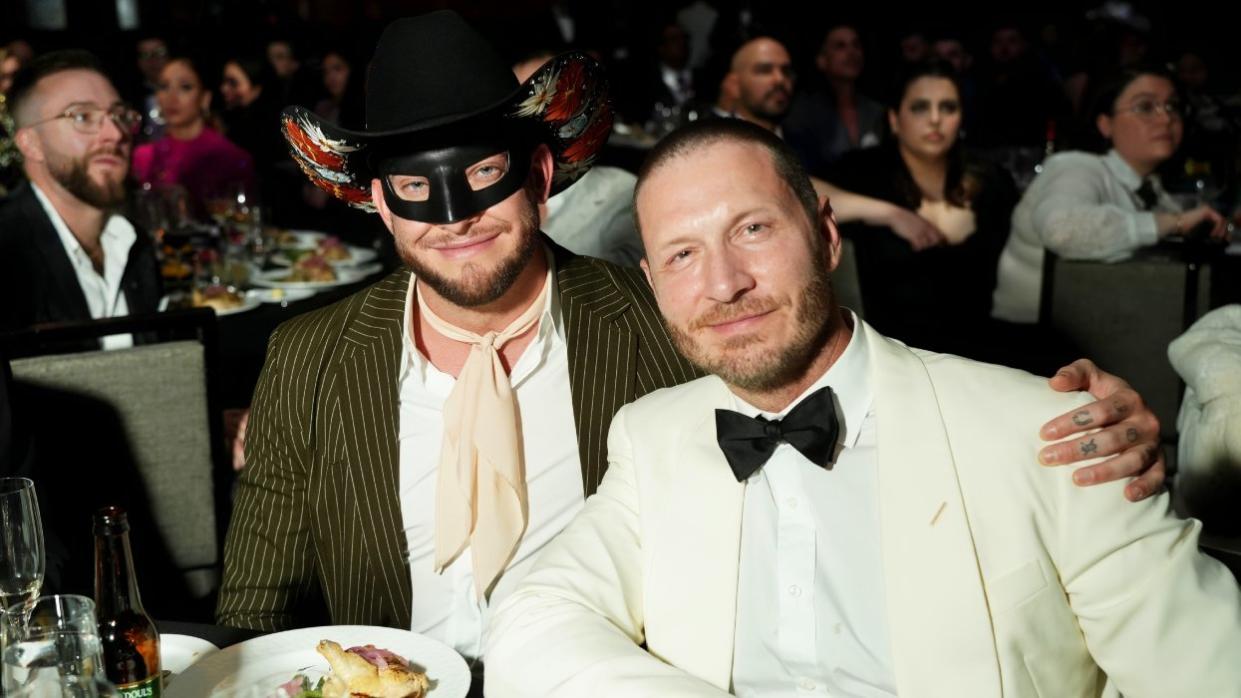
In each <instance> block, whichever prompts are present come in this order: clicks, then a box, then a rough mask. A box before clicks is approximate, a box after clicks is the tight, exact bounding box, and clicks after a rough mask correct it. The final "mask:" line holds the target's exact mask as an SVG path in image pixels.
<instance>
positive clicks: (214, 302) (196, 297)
mask: <svg viewBox="0 0 1241 698" xmlns="http://www.w3.org/2000/svg"><path fill="white" fill-rule="evenodd" d="M245 302H246V299H245V296H244V295H243V294H241V293H239V292H238V291H236V290H234V289H233V288H232V287H229V286H222V285H220V284H212V285H210V286H206V287H204V288H201V289H198V288H196V289H194V290H193V291H191V292H190V305H192V306H193V307H195V308H214V309H215V310H216V311H217V312H220V311H231V310H237V309H238V308H241V307H242V306H243V305H245Z"/></svg>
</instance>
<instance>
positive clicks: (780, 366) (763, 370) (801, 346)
mask: <svg viewBox="0 0 1241 698" xmlns="http://www.w3.org/2000/svg"><path fill="white" fill-rule="evenodd" d="M800 301H801V302H800V304H799V306H798V308H797V312H796V314H795V316H794V318H793V322H794V324H795V325H796V327H795V330H794V333H793V337H792V338H791V339H790V340H789V341H788V343H787V344H785V345H784V346H782V347H775V348H774V349H769V348H764V347H762V346H761V345H762V340H763V337H762V336H761V335H759V334H758V333H752V334H748V335H743V336H739V337H731V338H729V339H726V340H724V342H722V343H721V344H719V345H717V346H716V347H707V346H704V345H703V344H701V343H700V342H698V340H697V339H696V338H695V336H696V334H697V333H698V332H700V331H702V330H704V329H706V328H707V327H708V326H710V325H716V324H720V323H722V322H728V321H729V320H732V319H736V318H741V317H747V316H752V315H754V314H756V313H762V312H765V311H770V310H775V309H777V308H779V307H781V306H784V305H790V304H791V301H788V300H786V301H784V302H780V301H778V300H776V299H774V298H771V297H751V296H745V297H742V298H741V299H740V300H738V301H736V302H734V303H728V304H720V305H717V306H715V307H714V308H712V309H710V310H708V311H707V312H705V313H703V314H702V315H700V316H699V317H697V318H695V319H694V320H693V322H691V323H690V324H689V327H688V328H687V329H681V328H679V327H674V326H673V325H672V324H671V323H670V322H668V321H667V319H665V320H664V325H665V326H666V327H667V328H668V334H669V335H670V336H671V337H672V343H673V344H674V345H675V346H676V348H677V349H678V350H679V351H680V352H681V354H682V355H683V356H685V358H687V359H689V361H690V363H692V364H694V365H695V366H697V367H698V368H699V369H701V370H703V371H706V372H707V373H711V374H714V375H717V376H719V377H720V378H721V379H723V380H724V382H725V383H727V384H729V385H731V386H735V387H738V388H741V389H743V390H749V391H753V392H767V391H772V390H775V389H778V388H781V387H784V386H786V385H789V384H790V383H792V382H794V381H796V380H797V379H799V378H801V377H802V375H804V374H805V372H806V370H807V369H808V368H809V367H810V364H811V362H812V361H813V360H814V358H815V357H816V356H817V355H818V354H819V352H820V351H821V350H822V349H823V347H824V346H825V345H826V344H827V340H828V338H829V336H830V335H831V330H832V324H831V309H832V284H831V278H830V277H829V275H828V272H827V270H826V269H824V268H822V267H820V266H817V265H816V266H815V267H814V268H813V271H812V274H811V278H810V280H809V283H808V284H807V285H806V287H805V288H803V289H802V292H801V295H800ZM707 331H710V330H707Z"/></svg>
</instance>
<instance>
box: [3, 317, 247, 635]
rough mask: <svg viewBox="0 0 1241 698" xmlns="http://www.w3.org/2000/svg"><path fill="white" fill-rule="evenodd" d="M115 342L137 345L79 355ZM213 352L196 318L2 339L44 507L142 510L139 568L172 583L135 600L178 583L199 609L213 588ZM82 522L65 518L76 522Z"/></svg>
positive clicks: (226, 476)
mask: <svg viewBox="0 0 1241 698" xmlns="http://www.w3.org/2000/svg"><path fill="white" fill-rule="evenodd" d="M124 333H129V334H133V335H135V336H136V337H139V338H141V339H142V340H144V341H142V342H141V343H139V344H137V345H135V346H133V347H131V348H125V349H115V350H110V351H102V350H98V349H93V350H85V351H83V350H81V349H82V347H90V346H95V345H96V344H97V342H96V340H97V339H98V338H99V337H103V336H107V335H111V334H124ZM215 345H216V322H215V316H214V313H213V312H212V311H210V310H207V309H201V308H200V309H193V310H186V311H177V312H169V313H160V314H157V315H145V316H132V317H124V318H112V319H107V320H97V321H91V322H85V323H73V324H60V325H48V326H41V327H37V328H32V329H28V330H22V331H19V332H14V333H9V334H4V335H0V353H3V354H4V355H6V356H8V357H9V358H10V365H11V368H12V375H13V382H14V401H15V404H17V405H18V407H16V408H15V411H20V412H21V414H19V415H18V416H19V417H20V418H21V419H22V421H23V423H24V424H25V425H26V426H27V428H28V429H29V430H31V431H33V432H34V441H35V444H36V445H35V447H34V448H35V456H34V461H35V463H34V465H33V469H34V473H35V476H36V477H37V478H41V481H37V482H39V486H40V488H41V489H42V490H44V491H43V492H42V496H41V499H44V500H52V501H53V502H56V501H57V500H59V501H60V502H62V503H64V502H68V501H74V502H88V501H89V502H92V505H97V504H99V503H100V502H101V501H105V500H109V501H110V500H112V499H118V498H119V499H121V500H122V501H123V502H124V503H125V504H128V505H129V506H131V507H135V508H145V509H147V510H149V522H150V523H149V524H143V523H141V522H143V521H144V520H146V519H144V517H143V516H142V515H140V514H139V515H133V514H132V513H131V522H132V525H133V527H134V529H135V531H134V534H135V535H134V536H133V538H134V547H135V548H138V547H145V548H147V549H145V550H137V549H136V550H135V558H136V559H138V560H140V561H142V562H143V563H144V566H145V567H147V568H151V569H157V570H158V569H161V568H162V569H163V570H167V569H169V568H171V569H175V571H176V573H177V577H179V578H178V579H175V580H173V581H172V582H169V583H168V584H167V585H165V583H164V582H162V581H161V582H148V583H147V584H145V585H142V588H143V597H144V599H147V598H148V597H157V596H160V595H161V594H163V593H164V592H167V591H168V589H166V588H163V587H164V586H172V585H175V584H176V583H177V582H179V583H180V584H181V588H183V589H184V590H185V591H186V592H187V593H188V595H189V597H190V598H192V599H198V600H204V599H207V598H208V597H209V596H210V595H211V594H212V593H213V592H214V591H215V589H216V588H217V587H218V584H219V575H220V560H221V547H222V546H221V543H222V540H223V532H224V527H225V526H226V518H227V504H228V496H227V488H228V487H229V485H230V482H231V475H232V470H231V468H230V467H229V466H228V463H227V460H226V453H225V448H224V444H223V442H222V440H223V437H222V431H221V430H222V425H221V420H220V411H219V410H218V409H217V408H216V400H215V395H214V385H215V382H216V381H215V371H216V369H215V363H216V346H215ZM48 490H50V491H48ZM84 490H85V491H84ZM64 506H66V507H67V506H70V505H68V504H64ZM89 513H90V512H68V513H67V516H68V517H69V518H70V519H72V520H74V521H81V520H82V518H81V517H82V515H83V514H86V515H89ZM45 518H46V517H45ZM75 526H76V524H75ZM140 526H153V527H154V528H155V529H156V531H139V530H138V529H139V528H140ZM84 527H85V525H84V524H83V525H81V526H77V527H75V528H72V529H71V530H70V531H68V533H67V534H66V537H67V538H70V539H73V540H75V541H81V540H82V539H86V540H88V541H89V540H90V535H91V534H90V531H89V530H78V528H84ZM151 533H157V534H158V535H157V536H150V535H145V534H151ZM140 541H150V542H144V543H140ZM84 550H86V548H84V546H82V545H78V546H77V547H76V551H77V555H78V557H83V556H86V557H89V553H88V552H84ZM144 558H146V559H144ZM152 558H154V559H152ZM161 558H166V559H161ZM78 563H79V565H78V566H79V567H81V563H82V561H81V560H79V561H78ZM140 577H141V575H140ZM157 586H158V587H161V588H152V587H157ZM170 598H171V597H170ZM206 603H209V602H206V601H204V605H205V604H206ZM152 605H157V604H151V603H148V607H150V606H152ZM161 610H163V609H161ZM174 610H175V609H174ZM152 612H153V613H154V612H155V610H154V609H152Z"/></svg>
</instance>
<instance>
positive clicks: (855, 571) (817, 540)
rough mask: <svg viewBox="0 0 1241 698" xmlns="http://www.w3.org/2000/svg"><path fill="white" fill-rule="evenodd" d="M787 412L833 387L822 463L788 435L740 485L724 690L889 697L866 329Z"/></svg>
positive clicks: (745, 408)
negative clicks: (733, 614) (729, 685)
mask: <svg viewBox="0 0 1241 698" xmlns="http://www.w3.org/2000/svg"><path fill="white" fill-rule="evenodd" d="M858 325H859V322H858V320H857V318H856V317H854V318H853V326H854V328H855V330H854V333H853V337H852V339H851V340H850V342H849V345H848V346H847V347H846V348H845V351H844V353H842V354H841V356H840V358H839V359H838V360H837V361H836V363H835V364H834V365H832V367H831V368H830V369H829V370H828V371H827V372H826V373H825V374H823V376H822V377H821V378H819V380H818V381H816V382H815V383H814V385H812V386H810V387H809V388H808V389H807V390H806V392H805V393H803V394H802V395H801V396H799V397H798V398H797V400H795V401H794V402H793V403H792V404H791V405H789V407H788V408H786V409H785V410H784V411H783V412H781V413H779V414H771V413H764V412H761V411H760V410H758V409H757V408H755V407H753V406H751V405H749V404H747V403H745V402H744V401H742V400H741V399H740V398H734V401H735V405H736V410H737V411H738V412H741V413H743V414H746V415H749V416H751V417H753V416H756V415H759V414H762V415H763V416H764V417H767V418H769V419H770V418H776V417H781V418H782V417H784V416H785V415H786V414H788V412H789V411H791V410H792V409H793V408H794V407H795V406H796V405H797V404H798V403H800V402H801V401H802V400H803V399H804V398H805V397H806V395H809V394H810V393H812V392H814V391H816V390H819V389H820V388H822V387H824V386H830V387H831V388H832V390H833V392H834V393H835V395H836V410H837V415H838V417H839V419H840V427H841V431H840V440H839V444H838V446H837V455H836V459H835V462H834V464H833V465H832V466H831V468H830V469H824V468H821V467H819V466H818V465H815V464H814V463H811V462H810V461H809V460H807V459H806V458H805V457H804V456H803V455H802V454H801V453H800V452H798V451H797V450H796V449H795V448H793V447H792V446H790V445H788V444H787V443H782V444H780V445H779V446H778V447H777V448H776V450H775V452H774V453H773V454H772V456H771V459H770V460H768V461H767V464H766V465H764V466H763V468H762V469H760V470H759V471H758V472H756V473H755V474H754V475H752V476H751V477H750V479H749V480H748V481H747V483H746V488H745V501H744V504H743V513H742V528H741V563H740V567H739V573H738V580H737V624H736V640H735V642H734V648H733V675H732V678H733V690H734V692H735V693H736V695H737V696H738V697H739V698H749V697H751V696H753V697H757V696H763V697H764V698H765V697H767V696H807V695H819V696H834V697H837V696H848V697H850V698H877V697H880V696H883V697H891V696H895V695H896V679H895V674H894V672H893V669H892V654H891V650H890V644H889V641H888V623H887V614H886V605H885V601H884V583H883V582H884V577H883V564H882V561H881V557H880V536H879V494H878V479H879V473H878V460H877V458H876V447H877V437H876V424H875V416H874V412H873V411H872V410H871V403H872V388H871V381H870V366H869V359H868V353H867V348H866V335H865V334H864V333H862V332H859V331H857V328H858Z"/></svg>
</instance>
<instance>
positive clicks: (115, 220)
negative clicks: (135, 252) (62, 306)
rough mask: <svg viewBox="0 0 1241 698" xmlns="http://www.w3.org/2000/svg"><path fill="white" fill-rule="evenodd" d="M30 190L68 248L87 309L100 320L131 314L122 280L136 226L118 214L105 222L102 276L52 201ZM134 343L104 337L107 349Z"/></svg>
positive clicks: (125, 337)
mask: <svg viewBox="0 0 1241 698" xmlns="http://www.w3.org/2000/svg"><path fill="white" fill-rule="evenodd" d="M30 188H31V189H33V190H34V195H35V198H36V199H38V200H39V204H41V205H42V206H43V211H44V212H45V213H46V214H47V217H48V220H50V221H51V222H52V227H53V228H55V229H56V234H57V235H59V236H60V242H61V244H62V245H64V246H65V254H67V255H68V256H69V264H70V265H71V266H72V267H73V273H74V274H76V275H77V277H78V286H80V287H81V288H82V295H83V296H85V297H86V307H87V309H89V310H90V316H91V317H92V318H94V319H96V320H98V319H100V318H109V317H121V316H124V315H128V314H129V305H128V303H126V302H125V294H124V293H122V292H121V277H123V276H124V275H125V265H126V264H127V263H128V262H129V249H130V248H131V247H133V246H134V242H135V241H136V240H137V239H138V234H137V233H136V232H135V231H134V226H133V224H131V223H130V222H129V221H127V220H125V217H124V216H120V215H117V214H115V213H114V214H112V215H111V216H109V217H108V220H107V222H106V223H104V226H103V231H102V232H101V233H100V235H99V245H100V247H102V248H103V274H102V275H100V273H99V272H97V271H95V265H94V264H93V263H92V262H91V260H90V255H89V254H87V253H86V250H84V249H82V243H80V242H78V239H77V238H76V237H74V236H73V232H72V231H70V230H69V226H68V225H65V219H63V218H61V217H60V214H59V213H58V212H57V211H56V208H55V207H53V206H52V202H51V201H49V200H48V198H47V196H45V195H44V194H43V192H42V191H40V190H39V187H38V186H37V185H35V184H34V183H33V182H31V184H30ZM133 344H134V340H133V336H132V335H128V334H116V335H110V336H107V337H104V338H103V348H104V349H121V348H124V347H131V346H133Z"/></svg>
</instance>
